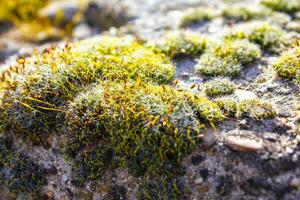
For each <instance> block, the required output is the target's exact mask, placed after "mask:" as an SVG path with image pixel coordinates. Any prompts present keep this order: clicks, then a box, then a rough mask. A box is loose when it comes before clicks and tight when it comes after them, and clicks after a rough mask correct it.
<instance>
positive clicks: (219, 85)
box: [205, 77, 236, 97]
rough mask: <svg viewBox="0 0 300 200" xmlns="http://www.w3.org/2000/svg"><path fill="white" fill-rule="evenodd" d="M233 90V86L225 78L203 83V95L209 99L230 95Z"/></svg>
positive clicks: (234, 87)
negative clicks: (209, 97)
mask: <svg viewBox="0 0 300 200" xmlns="http://www.w3.org/2000/svg"><path fill="white" fill-rule="evenodd" d="M235 89H236V86H235V84H234V83H233V82H232V81H230V80H229V79H227V78H222V77H217V78H214V79H212V80H210V81H208V82H206V83H205V93H206V94H207V95H208V96H211V97H214V96H222V95H227V94H232V93H233V92H234V90H235Z"/></svg>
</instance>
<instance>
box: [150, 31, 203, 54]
mask: <svg viewBox="0 0 300 200" xmlns="http://www.w3.org/2000/svg"><path fill="white" fill-rule="evenodd" d="M148 45H149V46H150V47H151V48H153V49H154V50H155V51H156V52H161V53H164V54H166V55H167V56H169V57H170V58H175V57H179V56H191V57H194V56H196V55H200V54H201V53H202V52H203V51H204V49H205V47H206V40H205V38H204V37H203V36H201V35H200V34H199V33H196V32H192V31H175V32H169V33H167V34H166V35H165V36H164V37H163V38H162V39H159V40H156V41H152V42H150V43H149V44H148Z"/></svg>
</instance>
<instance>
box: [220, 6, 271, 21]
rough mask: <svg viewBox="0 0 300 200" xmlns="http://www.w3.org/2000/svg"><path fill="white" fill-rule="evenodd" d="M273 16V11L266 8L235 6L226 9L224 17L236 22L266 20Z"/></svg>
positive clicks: (223, 11) (223, 12) (223, 13)
mask: <svg viewBox="0 0 300 200" xmlns="http://www.w3.org/2000/svg"><path fill="white" fill-rule="evenodd" d="M270 14H271V10H270V9H268V8H266V7H264V6H258V5H255V6H251V5H242V4H235V5H230V6H227V7H225V8H224V9H223V10H222V16H223V17H225V18H228V19H231V20H236V21H248V20H251V19H260V18H265V17H267V16H268V15H270Z"/></svg>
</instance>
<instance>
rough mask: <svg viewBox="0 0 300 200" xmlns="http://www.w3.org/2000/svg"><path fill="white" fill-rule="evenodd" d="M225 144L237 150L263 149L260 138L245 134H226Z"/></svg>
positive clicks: (254, 150)
mask: <svg viewBox="0 0 300 200" xmlns="http://www.w3.org/2000/svg"><path fill="white" fill-rule="evenodd" d="M225 144H226V145H227V146H228V147H230V148H231V149H233V150H235V151H239V152H257V151H260V150H262V149H263V140H262V139H261V138H255V137H247V136H246V135H227V136H226V138H225Z"/></svg>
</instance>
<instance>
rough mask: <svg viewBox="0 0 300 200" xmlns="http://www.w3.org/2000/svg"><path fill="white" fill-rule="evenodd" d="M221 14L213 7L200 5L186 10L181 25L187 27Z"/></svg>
mask: <svg viewBox="0 0 300 200" xmlns="http://www.w3.org/2000/svg"><path fill="white" fill-rule="evenodd" d="M218 15H219V13H218V11H216V10H215V9H213V8H207V7H198V8H193V9H190V10H188V11H186V12H185V13H184V14H183V16H182V18H181V20H180V26H181V27H186V26H189V25H192V24H195V23H201V22H205V21H209V20H211V19H213V18H215V17H217V16H218Z"/></svg>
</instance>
